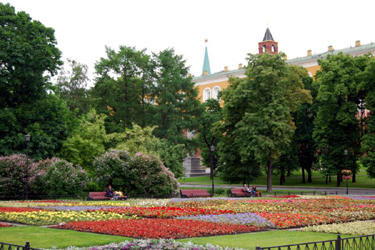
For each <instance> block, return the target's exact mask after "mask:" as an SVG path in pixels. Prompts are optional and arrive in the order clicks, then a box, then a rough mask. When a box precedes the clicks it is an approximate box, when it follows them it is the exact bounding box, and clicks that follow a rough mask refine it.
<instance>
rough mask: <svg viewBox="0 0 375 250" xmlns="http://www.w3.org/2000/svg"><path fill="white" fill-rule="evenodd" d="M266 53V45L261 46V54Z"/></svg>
mask: <svg viewBox="0 0 375 250" xmlns="http://www.w3.org/2000/svg"><path fill="white" fill-rule="evenodd" d="M264 52H266V45H263V53H264Z"/></svg>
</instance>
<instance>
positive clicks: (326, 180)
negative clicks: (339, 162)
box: [326, 174, 328, 184]
mask: <svg viewBox="0 0 375 250" xmlns="http://www.w3.org/2000/svg"><path fill="white" fill-rule="evenodd" d="M326 184H328V174H326Z"/></svg>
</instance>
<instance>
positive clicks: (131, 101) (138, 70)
mask: <svg viewBox="0 0 375 250" xmlns="http://www.w3.org/2000/svg"><path fill="white" fill-rule="evenodd" d="M106 53H107V58H101V59H100V61H99V62H97V63H96V65H95V69H96V73H97V75H98V78H97V80H96V83H95V86H94V89H93V96H94V97H95V98H96V100H97V107H98V112H99V113H105V114H108V118H107V124H106V128H107V131H108V133H112V132H121V131H124V128H126V127H130V126H131V124H132V123H133V122H134V123H136V124H139V125H140V126H142V127H144V126H146V125H148V124H149V123H150V121H149V120H150V115H149V109H150V107H152V106H153V105H152V102H153V95H151V88H152V86H153V84H152V83H153V82H152V81H153V80H152V74H153V73H152V72H153V71H152V63H151V61H150V56H149V55H147V54H146V50H140V51H138V50H136V48H135V47H127V46H120V48H119V51H117V52H116V51H115V50H113V49H111V48H108V47H106Z"/></svg>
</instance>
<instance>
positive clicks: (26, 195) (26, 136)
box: [25, 134, 30, 200]
mask: <svg viewBox="0 0 375 250" xmlns="http://www.w3.org/2000/svg"><path fill="white" fill-rule="evenodd" d="M25 141H26V145H27V151H26V152H27V153H26V194H25V200H27V199H28V195H29V142H30V135H29V134H26V135H25Z"/></svg>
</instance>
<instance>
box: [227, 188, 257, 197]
mask: <svg viewBox="0 0 375 250" xmlns="http://www.w3.org/2000/svg"><path fill="white" fill-rule="evenodd" d="M230 196H231V197H250V196H252V193H248V192H245V191H243V189H242V188H232V189H231V190H230ZM257 197H262V191H261V190H257Z"/></svg>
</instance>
